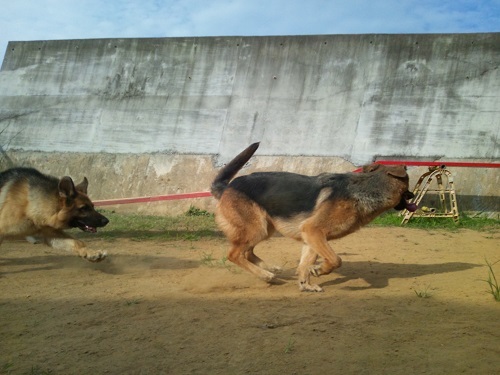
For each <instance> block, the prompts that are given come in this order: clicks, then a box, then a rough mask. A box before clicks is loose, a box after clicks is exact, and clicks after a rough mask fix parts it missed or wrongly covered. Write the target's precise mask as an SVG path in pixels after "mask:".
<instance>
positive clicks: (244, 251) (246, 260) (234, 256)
mask: <svg viewBox="0 0 500 375" xmlns="http://www.w3.org/2000/svg"><path fill="white" fill-rule="evenodd" d="M228 259H229V260H230V261H231V262H233V263H234V264H236V265H238V266H240V267H241V268H243V269H245V270H247V271H249V272H251V273H253V274H254V275H256V276H257V277H259V278H260V279H262V280H264V281H266V282H270V281H272V280H273V279H274V276H275V275H274V273H272V272H269V271H267V270H265V269H264V268H262V267H261V266H260V265H262V264H264V262H263V260H262V259H260V258H259V257H258V256H256V255H255V254H254V253H253V246H249V245H245V244H238V243H233V246H232V247H231V250H230V251H229V255H228Z"/></svg>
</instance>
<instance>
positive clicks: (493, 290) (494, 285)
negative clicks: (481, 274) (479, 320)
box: [483, 259, 500, 302]
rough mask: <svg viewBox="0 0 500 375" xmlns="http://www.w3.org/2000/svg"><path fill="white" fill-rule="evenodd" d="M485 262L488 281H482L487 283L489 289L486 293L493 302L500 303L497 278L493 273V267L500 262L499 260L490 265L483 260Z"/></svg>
mask: <svg viewBox="0 0 500 375" xmlns="http://www.w3.org/2000/svg"><path fill="white" fill-rule="evenodd" d="M485 262H486V266H487V267H488V279H486V280H483V281H484V282H486V283H488V286H489V287H490V290H489V291H488V293H490V294H491V295H492V296H493V298H494V299H495V301H498V302H500V285H498V281H497V278H496V276H495V273H494V272H493V266H494V265H495V264H497V263H498V262H500V260H497V261H496V262H495V263H491V262H489V261H488V260H487V259H485Z"/></svg>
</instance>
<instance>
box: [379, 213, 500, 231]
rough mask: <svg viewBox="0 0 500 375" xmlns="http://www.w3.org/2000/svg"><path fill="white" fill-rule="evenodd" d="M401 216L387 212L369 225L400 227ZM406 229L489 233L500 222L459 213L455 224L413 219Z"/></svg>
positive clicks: (423, 218) (446, 220) (425, 218)
mask: <svg viewBox="0 0 500 375" xmlns="http://www.w3.org/2000/svg"><path fill="white" fill-rule="evenodd" d="M402 220H403V217H402V216H399V215H398V213H395V212H387V213H385V214H382V215H380V216H379V217H377V218H376V219H375V220H373V222H372V223H371V224H370V225H371V226H380V227H391V226H397V227H399V226H401V221H402ZM405 227H406V228H418V229H428V230H429V229H446V230H451V231H456V230H458V229H471V230H477V231H490V230H498V229H500V220H498V219H488V218H485V217H470V216H468V215H467V214H465V213H460V220H459V222H458V223H455V221H453V219H451V218H437V217H414V218H412V219H411V220H410V221H408V223H407V224H405Z"/></svg>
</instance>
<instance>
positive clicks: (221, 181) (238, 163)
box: [210, 142, 259, 199]
mask: <svg viewBox="0 0 500 375" xmlns="http://www.w3.org/2000/svg"><path fill="white" fill-rule="evenodd" d="M258 148H259V142H256V143H252V144H251V145H250V146H248V147H247V148H246V149H245V150H243V151H242V152H240V153H239V154H238V156H236V157H235V158H234V159H233V160H231V161H230V162H229V163H227V164H226V165H225V166H224V167H223V168H222V169H221V170H220V171H219V173H218V174H217V176H216V177H215V179H214V182H212V186H211V188H210V192H211V193H212V195H213V196H214V197H215V198H216V199H220V197H221V196H222V193H223V192H224V190H226V188H227V186H228V185H229V182H230V181H231V180H232V179H233V177H234V176H235V175H236V173H238V171H239V170H240V169H241V168H243V166H244V165H245V163H246V162H247V161H248V160H250V158H251V157H252V155H253V154H254V153H255V151H257V149H258Z"/></svg>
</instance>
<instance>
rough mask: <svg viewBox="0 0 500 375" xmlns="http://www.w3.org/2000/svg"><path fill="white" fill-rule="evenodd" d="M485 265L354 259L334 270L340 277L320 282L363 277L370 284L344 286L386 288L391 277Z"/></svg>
mask: <svg viewBox="0 0 500 375" xmlns="http://www.w3.org/2000/svg"><path fill="white" fill-rule="evenodd" d="M483 266H484V265H481V264H473V263H461V262H448V263H438V264H401V263H382V262H374V261H352V262H344V264H343V265H342V267H341V268H338V269H336V270H335V271H334V274H337V275H339V277H337V278H335V279H334V280H329V281H325V282H323V283H320V285H321V286H328V285H342V284H345V283H347V282H348V281H350V280H357V279H362V280H364V281H365V282H366V283H367V284H368V285H367V286H344V288H345V289H349V290H362V289H371V288H385V287H386V286H388V285H389V280H390V279H404V278H415V277H419V276H424V275H434V274H442V273H449V272H461V271H466V270H470V269H472V268H475V267H483Z"/></svg>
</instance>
